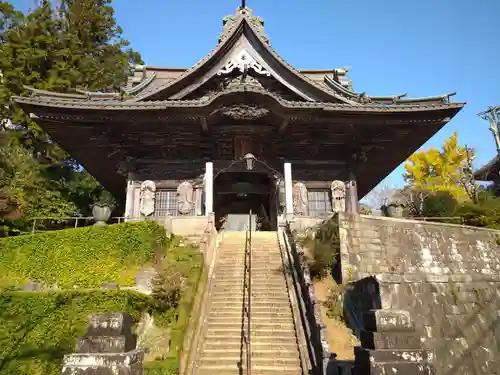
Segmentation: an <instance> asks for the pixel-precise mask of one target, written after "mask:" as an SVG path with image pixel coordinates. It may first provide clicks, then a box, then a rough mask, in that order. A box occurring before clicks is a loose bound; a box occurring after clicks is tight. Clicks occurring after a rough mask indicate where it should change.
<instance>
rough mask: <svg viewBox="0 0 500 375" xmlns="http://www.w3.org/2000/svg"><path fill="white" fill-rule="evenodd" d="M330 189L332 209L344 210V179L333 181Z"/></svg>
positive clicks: (336, 210) (335, 210)
mask: <svg viewBox="0 0 500 375" xmlns="http://www.w3.org/2000/svg"><path fill="white" fill-rule="evenodd" d="M330 190H331V193H332V211H333V212H345V198H346V186H345V183H344V181H339V180H335V181H333V182H332V183H331V185H330Z"/></svg>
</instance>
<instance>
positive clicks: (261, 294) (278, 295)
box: [211, 288, 289, 302]
mask: <svg viewBox="0 0 500 375" xmlns="http://www.w3.org/2000/svg"><path fill="white" fill-rule="evenodd" d="M251 295H252V302H253V301H255V300H257V301H258V300H260V299H266V300H267V299H269V298H271V299H276V300H282V299H285V300H287V301H288V300H289V297H288V293H287V292H284V291H282V290H280V291H272V290H254V289H253V288H252V294H251ZM211 296H212V298H215V299H218V298H226V299H227V300H242V299H243V296H248V290H247V289H246V290H245V291H244V292H243V290H242V289H235V290H233V291H232V292H228V291H227V290H220V289H214V290H212V292H211Z"/></svg>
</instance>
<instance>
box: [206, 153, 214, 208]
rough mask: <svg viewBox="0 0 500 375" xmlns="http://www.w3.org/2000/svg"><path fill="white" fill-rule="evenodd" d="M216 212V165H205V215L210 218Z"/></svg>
mask: <svg viewBox="0 0 500 375" xmlns="http://www.w3.org/2000/svg"><path fill="white" fill-rule="evenodd" d="M213 212H214V164H213V163H212V162H207V163H206V164H205V215H206V216H210V215H212V214H213Z"/></svg>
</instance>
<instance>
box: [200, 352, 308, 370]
mask: <svg viewBox="0 0 500 375" xmlns="http://www.w3.org/2000/svg"><path fill="white" fill-rule="evenodd" d="M239 362H241V364H242V365H245V363H246V356H245V355H243V360H241V357H240V355H239V354H234V355H231V356H229V355H226V356H223V357H221V356H217V355H214V356H210V357H207V356H202V357H201V359H200V362H199V364H200V367H203V366H207V365H208V366H210V365H229V366H231V365H233V366H237V365H238V363H239ZM254 366H266V367H267V366H268V367H276V368H277V369H282V368H283V367H293V368H298V369H300V359H299V354H298V353H297V354H296V355H295V356H291V357H284V356H283V357H275V356H272V355H270V356H267V357H252V368H253V367H254Z"/></svg>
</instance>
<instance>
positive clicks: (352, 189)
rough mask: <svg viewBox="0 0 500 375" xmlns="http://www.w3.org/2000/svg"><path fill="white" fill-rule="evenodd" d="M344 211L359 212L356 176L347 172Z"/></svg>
mask: <svg viewBox="0 0 500 375" xmlns="http://www.w3.org/2000/svg"><path fill="white" fill-rule="evenodd" d="M346 192H347V196H346V211H347V212H349V213H354V214H357V213H359V199H358V185H357V183H356V176H355V175H354V173H352V172H349V179H348V180H347V182H346Z"/></svg>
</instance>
